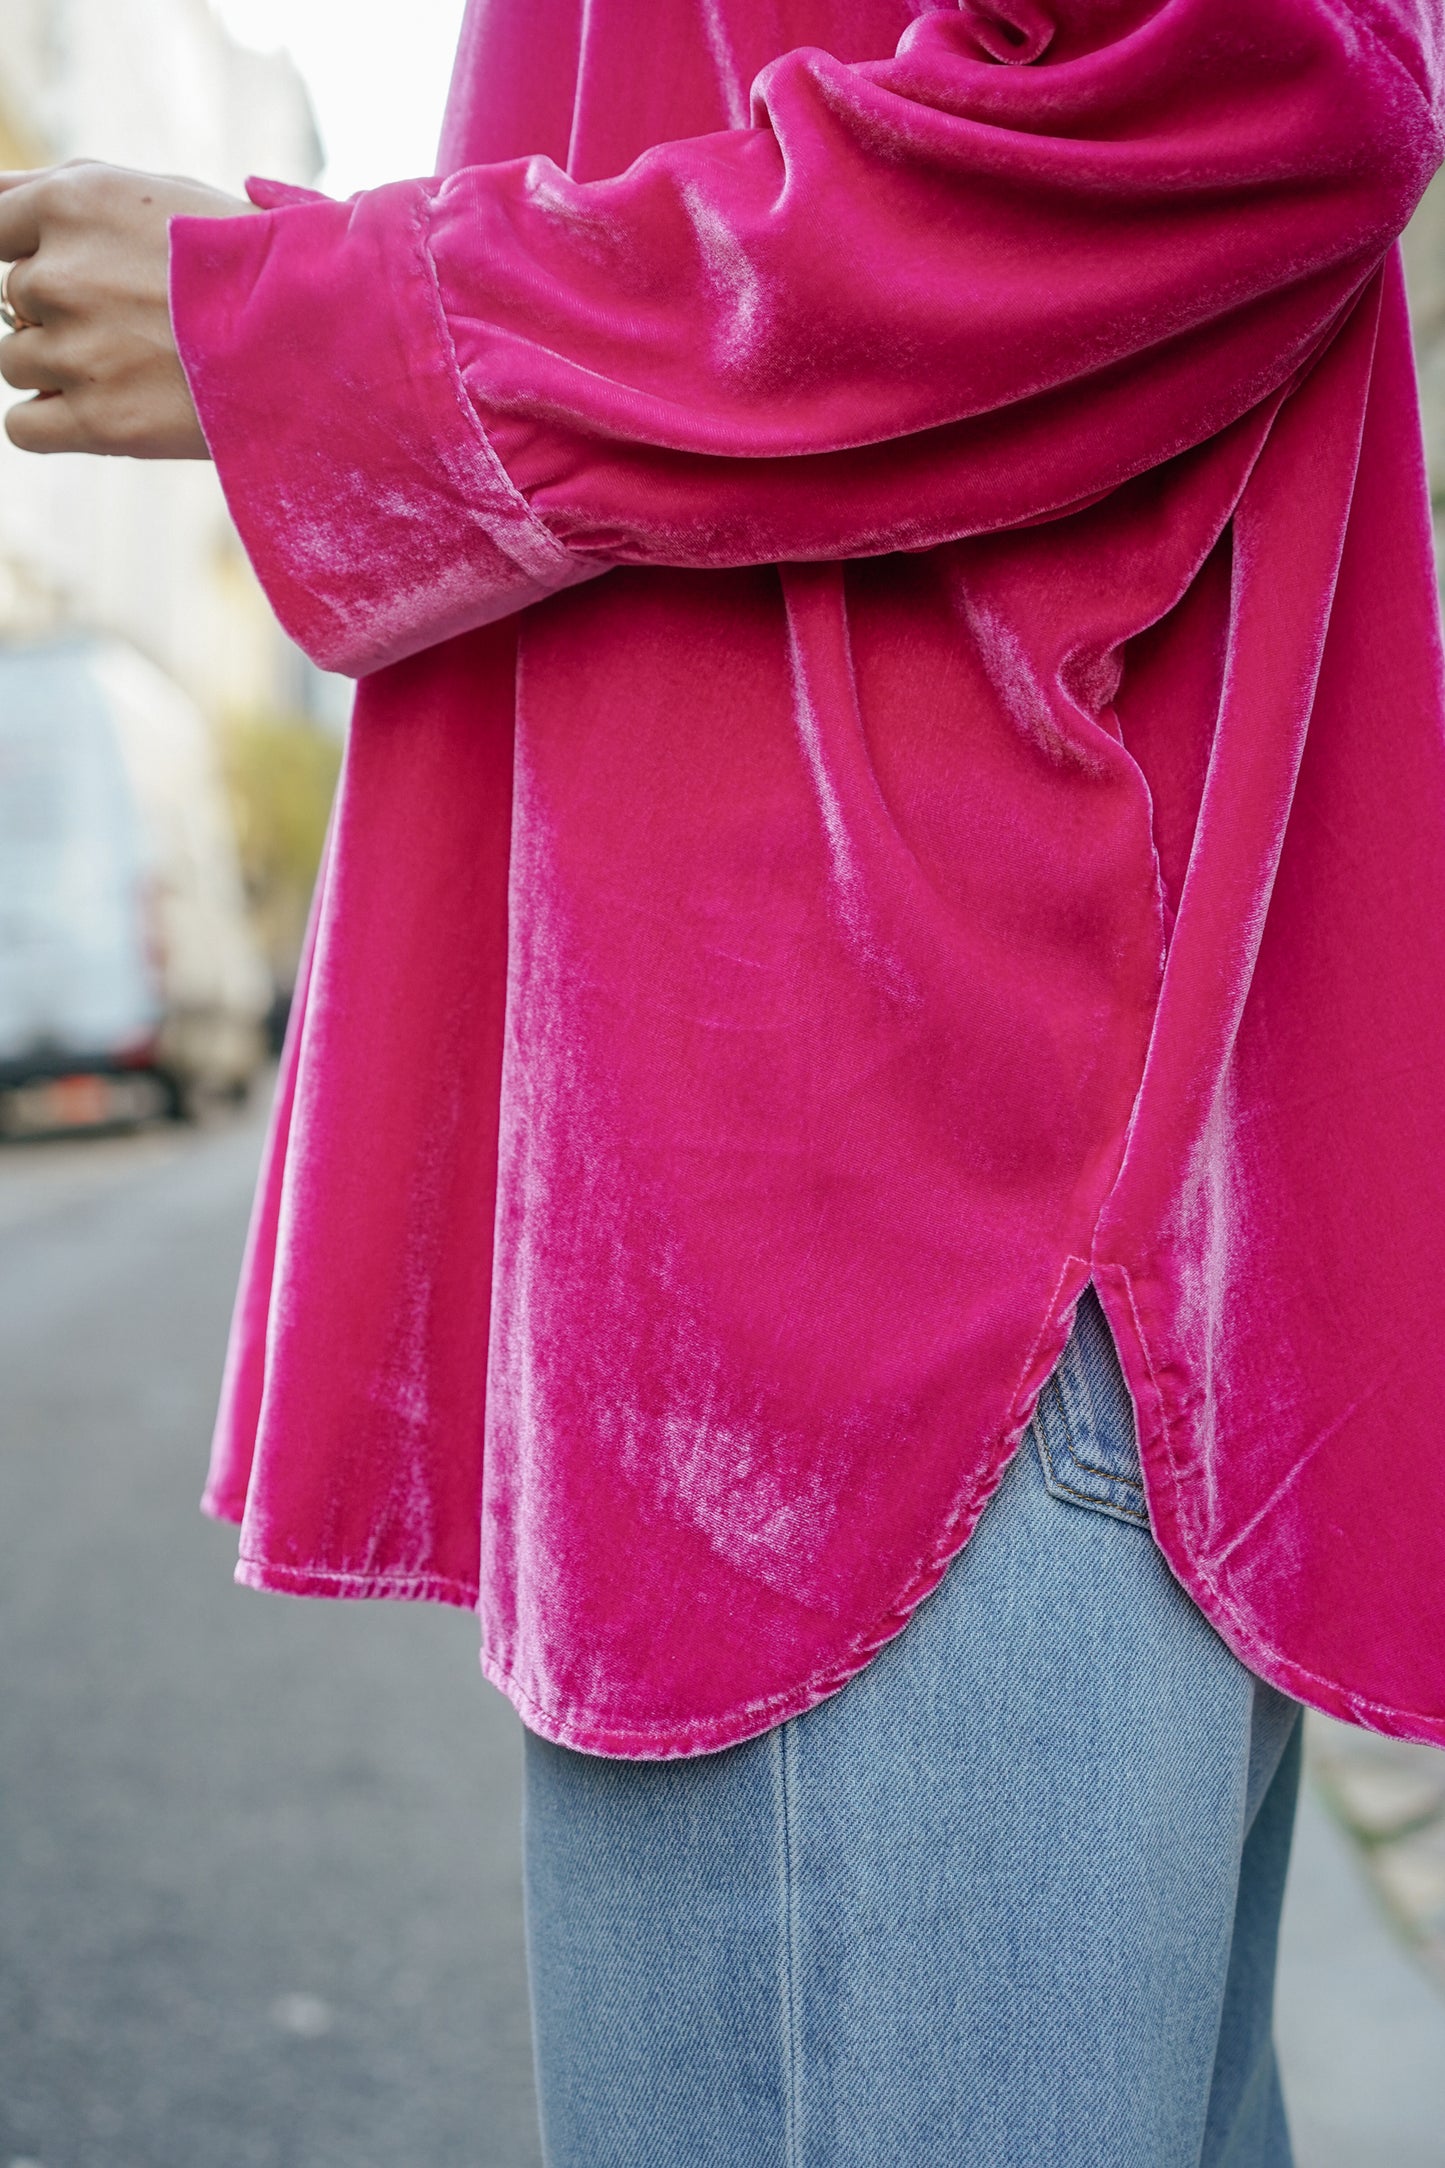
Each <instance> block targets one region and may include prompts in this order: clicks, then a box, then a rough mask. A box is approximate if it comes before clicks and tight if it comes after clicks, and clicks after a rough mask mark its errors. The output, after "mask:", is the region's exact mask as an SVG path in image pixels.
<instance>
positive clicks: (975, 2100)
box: [526, 1296, 1299, 2168]
mask: <svg viewBox="0 0 1445 2168" xmlns="http://www.w3.org/2000/svg"><path fill="white" fill-rule="evenodd" d="M1033 1443H1034V1446H1035V1448H1036V1450H1033V1451H1022V1452H1020V1453H1019V1454H1018V1455H1017V1456H1016V1458H1015V1460H1014V1462H1013V1465H1012V1466H1011V1468H1010V1470H1009V1472H1008V1474H1007V1476H1006V1477H1005V1479H1004V1482H1003V1484H1002V1485H1001V1487H1000V1489H999V1492H998V1494H997V1496H996V1497H995V1499H994V1500H993V1502H992V1503H991V1504H990V1506H989V1508H988V1510H987V1512H986V1513H985V1515H984V1518H983V1521H982V1522H981V1524H980V1526H979V1528H978V1530H977V1532H976V1534H975V1536H974V1537H973V1539H972V1541H971V1542H970V1544H969V1545H968V1547H967V1549H966V1551H965V1552H964V1553H963V1554H962V1555H961V1556H960V1558H959V1559H958V1560H957V1561H956V1562H955V1563H954V1565H953V1566H952V1568H951V1569H950V1570H949V1572H948V1574H947V1575H946V1576H945V1578H944V1580H943V1582H942V1584H941V1585H940V1587H939V1589H938V1590H937V1591H936V1592H935V1594H934V1595H933V1596H932V1597H930V1598H929V1599H928V1601H927V1602H926V1603H925V1604H923V1605H922V1606H921V1607H920V1609H919V1610H918V1612H917V1613H916V1614H915V1616H914V1618H913V1620H912V1621H911V1623H910V1624H909V1625H908V1627H907V1628H906V1629H905V1630H904V1632H903V1633H902V1634H901V1635H900V1636H899V1637H898V1638H897V1640H895V1641H893V1642H891V1643H890V1644H889V1645H888V1646H887V1647H886V1648H885V1649H883V1650H882V1651H881V1653H880V1654H879V1655H878V1657H877V1658H876V1659H875V1660H874V1662H873V1663H871V1664H870V1665H869V1666H868V1667H867V1669H866V1670H865V1671H863V1672H862V1673H861V1674H860V1675H859V1676H858V1677H857V1678H855V1679H854V1680H852V1681H851V1682H850V1684H849V1685H848V1686H846V1687H845V1688H844V1689H843V1691H842V1692H841V1693H839V1694H837V1695H836V1696H834V1697H833V1698H832V1699H831V1700H829V1701H827V1702H824V1703H823V1704H822V1705H821V1706H820V1707H818V1708H815V1709H812V1710H810V1711H809V1712H808V1713H807V1714H806V1715H804V1716H800V1717H797V1718H795V1719H793V1720H792V1721H791V1722H789V1723H787V1724H784V1725H782V1726H781V1727H780V1728H778V1729H777V1730H775V1731H773V1732H770V1733H768V1734H767V1735H766V1736H765V1737H763V1738H760V1739H755V1740H752V1741H749V1742H747V1743H746V1744H744V1745H741V1746H738V1747H733V1748H730V1749H728V1750H727V1751H725V1752H723V1753H719V1754H712V1755H707V1756H703V1757H701V1758H698V1759H696V1760H691V1761H674V1762H666V1763H656V1762H652V1763H648V1762H635V1761H634V1762H628V1761H612V1760H603V1759H599V1758H596V1757H593V1756H589V1755H582V1754H578V1753H574V1752H572V1751H570V1750H569V1749H567V1748H564V1747H557V1746H553V1745H549V1744H548V1743H546V1742H545V1741H543V1740H541V1739H539V1738H536V1737H535V1736H531V1737H529V1738H528V1742H527V1754H528V1766H527V1818H526V1860H527V1905H528V1933H529V1940H530V1956H531V1970H532V1993H533V2007H534V2017H535V2026H536V2040H537V2056H538V2076H539V2091H540V2098H541V2108H542V2121H543V2130H544V2142H545V2148H546V2158H547V2161H548V2164H549V2168H683V2164H686V2168H1289V2162H1290V2149H1289V2139H1288V2135H1287V2132H1286V2128H1285V2120H1284V2112H1283V2107H1282V2104H1281V2099H1280V2091H1279V2082H1278V2076H1277V2073H1276V2069H1275V2061H1274V2051H1273V2043H1272V2037H1271V2002H1272V1994H1273V1976H1274V1956H1275V1940H1276V1933H1277V1928H1278V1919H1279V1907H1280V1900H1281V1896H1282V1893H1283V1886H1284V1876H1285V1868H1286V1864H1287V1860H1288V1854H1289V1843H1290V1833H1291V1828H1292V1822H1293V1814H1294V1801H1295V1790H1296V1786H1297V1781H1298V1767H1299V1752H1298V1744H1299V1729H1298V1725H1297V1722H1296V1718H1297V1716H1298V1710H1297V1708H1296V1706H1295V1704H1294V1703H1292V1702H1290V1701H1287V1700H1286V1699H1285V1698H1284V1697H1283V1696H1282V1695H1280V1694H1278V1693H1276V1692H1275V1691H1274V1689H1272V1688H1271V1687H1268V1686H1266V1685H1263V1684H1262V1683H1261V1682H1259V1681H1257V1680H1256V1679H1254V1678H1253V1677H1252V1676H1251V1675H1250V1673H1249V1672H1247V1671H1246V1670H1245V1669H1244V1668H1243V1666H1242V1665H1241V1664H1240V1663H1239V1662H1238V1661H1237V1659H1236V1658H1235V1657H1234V1656H1233V1655H1231V1654H1230V1652H1229V1651H1228V1650H1227V1649H1226V1648H1225V1646H1224V1644H1223V1643H1222V1642H1221V1641H1220V1640H1219V1639H1218V1637H1217V1636H1216V1635H1215V1633H1214V1631H1213V1629H1212V1628H1211V1627H1210V1626H1209V1625H1208V1624H1207V1623H1206V1621H1205V1620H1204V1619H1203V1617H1202V1616H1201V1615H1200V1613H1199V1612H1198V1611H1197V1610H1196V1609H1195V1608H1194V1607H1193V1606H1192V1605H1191V1604H1190V1602H1189V1601H1188V1599H1187V1598H1186V1597H1185V1596H1184V1595H1183V1594H1182V1592H1181V1591H1180V1589H1179V1588H1178V1586H1177V1584H1176V1583H1175V1582H1174V1580H1173V1579H1172V1578H1171V1576H1170V1574H1169V1572H1168V1570H1167V1568H1166V1566H1165V1565H1164V1562H1163V1560H1162V1558H1161V1556H1160V1554H1159V1552H1158V1551H1157V1550H1156V1548H1155V1546H1154V1544H1153V1542H1152V1541H1151V1539H1150V1537H1149V1534H1148V1532H1147V1527H1146V1526H1140V1525H1139V1522H1140V1519H1141V1516H1142V1514H1143V1505H1142V1492H1141V1491H1140V1488H1139V1476H1138V1468H1137V1463H1136V1462H1135V1460H1134V1446H1133V1421H1132V1415H1131V1413H1130V1409H1129V1403H1128V1399H1127V1396H1126V1395H1125V1393H1124V1390H1123V1385H1122V1380H1121V1379H1120V1378H1119V1375H1118V1370H1117V1365H1116V1363H1115V1361H1114V1357H1113V1350H1112V1344H1111V1343H1110V1341H1109V1336H1108V1328H1107V1326H1106V1325H1105V1323H1104V1320H1103V1316H1102V1313H1101V1312H1100V1311H1099V1309H1098V1306H1097V1304H1096V1303H1095V1302H1094V1301H1093V1298H1092V1296H1089V1297H1087V1298H1086V1299H1085V1302H1084V1304H1083V1305H1081V1310H1080V1316H1079V1319H1078V1322H1077V1324H1076V1327H1075V1332H1074V1337H1073V1339H1072V1340H1071V1342H1070V1345H1069V1349H1068V1351H1067V1352H1066V1354H1065V1356H1064V1358H1063V1362H1062V1363H1061V1365H1060V1369H1059V1371H1058V1372H1056V1374H1055V1378H1054V1380H1053V1381H1051V1385H1050V1388H1049V1391H1048V1393H1046V1395H1045V1397H1044V1402H1043V1404H1041V1407H1040V1411H1039V1414H1038V1417H1037V1418H1036V1422H1035V1426H1034V1433H1033ZM1081 1507H1082V1508H1083V1510H1080V1508H1081Z"/></svg>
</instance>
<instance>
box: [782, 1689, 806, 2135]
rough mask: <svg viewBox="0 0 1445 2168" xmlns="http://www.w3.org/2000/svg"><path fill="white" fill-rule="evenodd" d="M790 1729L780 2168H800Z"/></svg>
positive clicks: (789, 1746) (785, 1766) (785, 1785)
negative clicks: (781, 2160) (781, 2158)
mask: <svg viewBox="0 0 1445 2168" xmlns="http://www.w3.org/2000/svg"><path fill="white" fill-rule="evenodd" d="M792 1731H793V1726H792V1724H791V1723H786V1724H780V1725H779V1726H778V1732H777V1739H778V1823H779V1839H780V1845H779V1849H780V1859H779V1869H780V1882H781V1898H782V1906H781V1909H782V1921H781V1926H782V1975H783V1976H782V2004H783V2013H782V2015H783V2042H782V2048H783V2168H800V2163H801V2160H802V2150H801V2138H800V2133H799V2128H798V2124H799V2116H798V2059H799V2058H798V1887H797V1885H798V1878H797V1874H796V1871H795V1861H794V1858H793V1767H792V1765H793V1741H792Z"/></svg>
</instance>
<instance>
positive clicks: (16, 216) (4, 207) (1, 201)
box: [0, 173, 45, 263]
mask: <svg viewBox="0 0 1445 2168" xmlns="http://www.w3.org/2000/svg"><path fill="white" fill-rule="evenodd" d="M44 194H45V176H44V175H43V174H42V175H40V176H39V177H37V176H36V175H35V174H33V173H32V174H28V175H25V176H23V177H22V178H21V179H19V180H17V181H15V182H14V184H13V185H12V186H11V187H10V188H8V189H6V190H4V191H3V192H0V259H3V260H4V261H5V262H7V263H13V262H14V261H15V259H16V257H17V256H33V255H34V254H35V251H36V250H37V249H38V248H39V246H40V207H41V201H42V199H43V197H44Z"/></svg>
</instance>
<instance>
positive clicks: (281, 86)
mask: <svg viewBox="0 0 1445 2168" xmlns="http://www.w3.org/2000/svg"><path fill="white" fill-rule="evenodd" d="M81 156H85V157H96V158H104V159H107V160H110V161H112V162H114V163H116V164H120V165H130V166H141V167H145V168H148V169H150V170H153V171H160V172H169V173H187V174H194V175H195V176H196V177H197V178H198V179H201V180H205V181H210V182H212V183H214V184H215V185H217V186H219V187H223V188H229V189H232V190H235V191H239V189H240V187H241V183H242V181H243V180H244V178H245V176H246V174H247V173H252V172H261V173H267V174H272V175H275V176H277V177H279V178H281V179H285V180H294V181H303V182H304V181H310V180H313V179H314V178H315V175H316V173H317V172H318V170H319V168H320V164H321V150H320V145H319V143H318V140H317V134H316V127H315V123H314V120H313V118H312V112H311V106H310V103H309V101H308V98H307V94H306V89H305V86H304V84H303V83H302V80H301V78H300V76H299V75H298V73H297V72H296V69H295V68H294V66H293V65H292V63H291V61H290V60H289V59H288V58H287V57H286V56H285V55H284V54H262V53H255V52H251V51H248V50H247V49H246V48H244V47H243V46H240V45H238V44H237V43H236V41H235V40H234V39H233V38H232V37H231V36H230V35H229V34H228V33H227V32H226V30H225V29H224V28H223V26H222V24H221V23H220V21H219V20H218V18H217V17H216V15H215V14H214V13H213V11H212V9H211V7H210V5H209V0H0V165H3V166H5V167H8V168H14V167H20V166H30V165H37V164H48V163H50V162H52V161H55V160H60V159H66V158H74V157H81ZM6 396H7V397H9V396H10V395H9V394H7V395H6ZM67 625H78V626H83V627H87V628H89V629H93V630H97V631H102V632H108V633H115V634H118V635H120V636H121V637H122V638H124V639H126V640H128V641H130V642H131V643H132V644H133V645H134V646H136V647H138V648H139V649H141V650H142V652H143V653H145V654H147V655H149V656H150V657H151V658H152V660H153V661H155V662H157V663H158V664H160V665H161V667H162V668H163V669H165V670H167V671H168V672H169V673H170V675H171V676H172V677H174V678H175V679H176V680H177V681H178V682H179V683H180V684H181V685H182V686H184V687H185V689H186V690H187V691H188V692H189V693H191V694H192V696H193V697H194V698H196V699H197V700H199V701H200V703H201V705H202V706H203V708H205V709H206V711H207V712H208V713H209V714H210V715H211V716H212V717H213V718H220V717H222V716H224V715H226V714H228V713H230V714H235V713H271V714H288V713H289V714H295V713H298V712H302V713H305V712H315V711H318V710H320V711H322V712H331V711H333V710H334V706H335V691H334V688H331V687H327V686H325V685H324V684H323V683H322V682H321V681H320V680H319V679H318V676H317V673H315V672H314V671H313V670H312V669H311V667H310V665H309V664H307V663H306V662H305V661H304V659H303V658H302V657H301V656H300V655H299V654H298V652H297V650H296V649H295V648H294V647H292V645H291V644H290V642H289V641H288V640H286V638H285V637H284V635H283V634H282V633H281V632H280V631H279V629H278V628H277V627H276V625H275V623H274V620H273V619H272V617H271V613H270V611H269V609H268V608H267V606H266V603H265V599H264V597H263V596H262V594H261V591H260V589H259V587H258V585H257V583H256V581H255V578H254V576H253V575H252V573H251V571H250V568H249V566H248V564H247V562H246V559H245V556H244V553H243V551H242V550H241V547H240V544H239V542H238V541H237V539H236V536H235V533H234V530H233V529H232V527H231V524H230V521H229V519H228V518H227V515H226V510H225V505H224V502H223V500H222V497H221V493H220V490H219V488H218V486H217V483H216V478H215V475H214V473H213V472H212V470H211V469H210V467H209V466H207V465H205V464H204V463H201V462H196V463H177V464H170V463H151V462H135V461H131V460H124V459H116V460H104V459H88V458H66V457H60V458H45V459H38V458H35V457H33V456H30V455H27V454H24V453H21V452H17V451H15V450H14V448H13V447H12V446H11V445H10V444H9V442H8V441H6V440H3V439H0V639H5V638H15V637H24V636H27V635H31V634H34V633H39V632H46V631H50V630H52V629H55V628H58V627H61V626H67Z"/></svg>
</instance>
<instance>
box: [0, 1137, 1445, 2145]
mask: <svg viewBox="0 0 1445 2168" xmlns="http://www.w3.org/2000/svg"><path fill="white" fill-rule="evenodd" d="M259 1123H260V1115H259V1112H254V1113H249V1114H247V1115H246V1116H244V1117H242V1118H241V1119H239V1120H232V1121H229V1122H226V1123H224V1124H219V1125H217V1126H214V1127H209V1128H203V1129H200V1130H196V1131H186V1130H180V1129H168V1130H156V1131H153V1132H151V1133H148V1134H144V1135H140V1136H136V1137H131V1138H114V1139H108V1140H91V1141H88V1142H87V1141H76V1142H73V1143H67V1144H60V1145H50V1144H34V1145H26V1146H20V1147H10V1148H9V1149H7V1150H4V1151H3V1152H0V1365H3V1373H0V1374H3V1377H4V1381H5V1393H4V1403H3V1411H4V1412H3V1435H0V1627H3V1643H4V1649H5V1658H6V1661H5V1691H4V1694H3V1696H0V2168H342V2164H343V2163H344V2164H345V2168H535V2164H536V2163H537V2162H538V2159H539V2154H538V2148H537V2141H536V2135H535V2129H534V2122H533V2110H532V2103H531V2086H530V2072H529V2067H528V2045H527V2025H526V2010H525V1996H524V1989H523V1971H522V1937H521V1920H520V1905H519V1896H518V1887H517V1857H516V1835H515V1826H516V1819H517V1760H518V1732H517V1728H516V1725H515V1722H514V1719H513V1718H512V1716H511V1715H510V1713H509V1712H508V1711H507V1710H506V1708H505V1707H504V1705H503V1703H502V1702H501V1700H500V1697H499V1696H497V1695H496V1694H494V1693H493V1692H492V1691H491V1690H490V1689H489V1688H486V1687H485V1686H484V1685H483V1684H482V1682H481V1680H480V1677H479V1675H478V1672H477V1668H476V1655H475V1639H476V1636H475V1629H474V1624H473V1622H472V1620H471V1619H470V1618H468V1617H465V1616H462V1615H456V1614H450V1613H438V1612H434V1611H430V1610H422V1609H417V1610H406V1609H402V1608H400V1607H394V1606H386V1605H377V1606H368V1605H357V1606H342V1605H334V1606H333V1605H324V1604H303V1603H290V1602H286V1601H284V1600H282V1599H278V1598H275V1597H264V1598H263V1597H257V1596H252V1595H248V1594H243V1593H241V1592H239V1591H237V1590H235V1589H234V1588H233V1587H232V1585H231V1579H230V1571H231V1562H232V1558H233V1554H234V1532H233V1531H231V1530H229V1529H218V1528H214V1527H211V1526H209V1525H208V1524H206V1523H204V1522H202V1521H201V1520H200V1519H199V1518H198V1517H197V1514H196V1509H195V1499H196V1494H197V1492H198V1490H199V1488H200V1481H201V1473H202V1462H203V1456H204V1450H205V1439H206V1432H207V1428H208V1424H209V1420H210V1414H211V1407H212V1402H213V1399H214V1394H215V1387H216V1378H217V1374H218V1369H219V1363H220V1356H221V1348H222V1343H223V1337H224V1330H225V1321H226V1313H227V1308H228V1305H229V1300H230V1295H231V1289H232V1284H233V1281H234V1277H235V1272H236V1267H237V1263H238V1260H239V1254H240V1247H241V1240H242V1235H243V1231H244V1223H245V1214H246V1206H247V1202H248V1197H249V1191H250V1185H251V1180H252V1175H253V1170H254V1165H255V1159H256V1154H257V1150H258V1146H259V1138H260V1128H259ZM1337 1803H1338V1802H1337ZM1281 2033H1282V2039H1283V2043H1284V2048H1285V2054H1286V2072H1287V2083H1288V2086H1289V2090H1290V2095H1291V2105H1292V2110H1293V2114H1294V2117H1295V2121H1296V2126H1297V2132H1298V2138H1299V2168H1385V2164H1386V2163H1389V2164H1390V2168H1440V2164H1441V2163H1442V2162H1445V2135H1442V2134H1445V1994H1442V1993H1441V1992H1440V1991H1439V1989H1437V1987H1436V1986H1434V1985H1433V1984H1432V1983H1431V1981H1430V1979H1429V1978H1428V1976H1427V1973H1426V1972H1425V1971H1424V1970H1423V1969H1421V1968H1420V1966H1419V1965H1418V1963H1417V1961H1416V1960H1415V1958H1414V1957H1412V1956H1410V1955H1408V1954H1407V1953H1406V1952H1405V1950H1404V1949H1403V1947H1401V1946H1400V1945H1399V1944H1398V1943H1397V1942H1396V1940H1395V1938H1394V1936H1393V1934H1392V1933H1391V1931H1390V1930H1389V1929H1388V1928H1387V1926H1386V1925H1385V1923H1384V1918H1383V1915H1382V1913H1381V1912H1380V1910H1379V1909H1378V1906H1377V1904H1376V1902H1375V1901H1374V1900H1373V1899H1372V1897H1371V1895H1370V1893H1369V1890H1368V1888H1367V1884H1366V1881H1365V1879H1364V1877H1363V1875H1362V1873H1361V1870H1360V1867H1359V1865H1358V1862H1357V1859H1356V1856H1355V1852H1354V1849H1353V1847H1352V1846H1351V1844H1350V1842H1349V1840H1348V1839H1347V1838H1346V1837H1344V1836H1343V1835H1342V1834H1341V1833H1340V1831H1339V1829H1338V1827H1337V1826H1336V1824H1335V1823H1334V1822H1333V1821H1331V1820H1330V1819H1328V1818H1327V1816H1326V1814H1325V1811H1324V1809H1323V1807H1322V1806H1321V1804H1320V1803H1319V1799H1318V1797H1316V1796H1315V1795H1313V1794H1312V1795H1311V1797H1310V1799H1309V1800H1307V1803H1306V1811H1305V1815H1304V1818H1303V1822H1302V1827H1301V1837H1300V1843H1299V1846H1298V1850H1297V1858H1296V1874H1295V1880H1294V1884H1293V1887H1292V1891H1291V1898H1290V1914H1289V1927H1288V1934H1287V1943H1286V1951H1285V1959H1284V1983H1283V1995H1282V2013H1281ZM700 2168H701V2164H700ZM1019 2168H1023V2164H1019ZM1029 2168H1034V2164H1029ZM1038 2168H1065V2164H1062V2163H1060V2164H1038Z"/></svg>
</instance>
